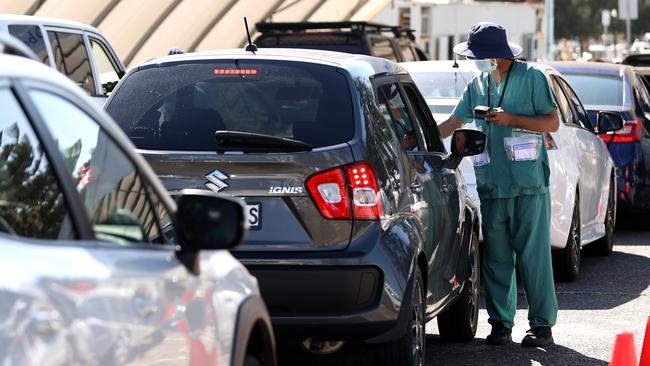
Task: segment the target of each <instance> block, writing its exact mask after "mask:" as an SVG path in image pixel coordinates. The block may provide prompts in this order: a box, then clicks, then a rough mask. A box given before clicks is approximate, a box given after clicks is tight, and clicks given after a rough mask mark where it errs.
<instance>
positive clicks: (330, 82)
mask: <svg viewBox="0 0 650 366" xmlns="http://www.w3.org/2000/svg"><path fill="white" fill-rule="evenodd" d="M238 64H239V65H238V66H235V64H234V62H233V61H230V60H228V61H223V62H214V61H210V62H203V63H199V62H196V63H191V64H188V63H185V64H171V65H164V66H162V67H153V68H148V69H144V70H140V71H136V72H134V73H133V74H131V75H130V76H129V77H128V78H127V79H126V80H125V81H124V83H123V85H122V86H120V87H119V89H118V90H117V91H116V92H115V95H114V97H113V100H112V101H111V102H110V104H109V105H108V107H107V112H108V113H109V114H110V115H111V116H112V117H113V118H114V119H115V120H116V121H117V123H118V124H119V125H120V127H122V129H123V130H124V131H125V132H126V134H127V135H128V136H129V138H131V140H132V141H133V142H134V144H135V145H136V147H138V148H140V149H154V150H194V151H197V150H198V151H215V149H216V148H217V145H216V139H215V135H214V134H215V132H216V131H218V130H225V131H240V132H250V133H255V134H263V135H270V136H275V137H285V138H291V139H295V140H299V141H302V142H305V143H307V144H309V145H311V146H313V147H322V146H330V145H335V144H340V143H344V142H347V141H349V140H351V139H352V137H353V133H354V130H353V110H352V100H351V96H350V89H349V87H348V84H347V81H346V79H345V76H343V75H342V74H341V73H339V72H337V71H336V70H335V69H334V68H330V67H325V66H320V65H314V64H307V63H299V62H277V61H266V62H265V61H249V60H241V61H239V62H238ZM331 106H336V108H332V107H331Z"/></svg>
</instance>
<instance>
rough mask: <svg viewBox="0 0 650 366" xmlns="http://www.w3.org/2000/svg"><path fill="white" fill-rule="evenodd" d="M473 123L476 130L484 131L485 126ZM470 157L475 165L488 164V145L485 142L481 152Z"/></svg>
mask: <svg viewBox="0 0 650 366" xmlns="http://www.w3.org/2000/svg"><path fill="white" fill-rule="evenodd" d="M475 122H478V121H475ZM475 124H476V129H477V130H479V131H481V132H483V133H485V128H484V127H483V126H481V125H480V124H479V123H475ZM471 159H472V163H473V164H474V166H475V167H479V166H485V165H488V164H490V152H489V150H488V145H487V144H486V146H485V149H484V150H483V152H482V153H480V154H478V155H474V156H472V157H471Z"/></svg>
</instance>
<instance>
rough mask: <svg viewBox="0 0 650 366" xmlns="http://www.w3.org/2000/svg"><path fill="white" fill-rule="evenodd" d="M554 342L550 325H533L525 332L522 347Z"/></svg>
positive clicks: (543, 345)
mask: <svg viewBox="0 0 650 366" xmlns="http://www.w3.org/2000/svg"><path fill="white" fill-rule="evenodd" d="M552 344H554V342H553V333H552V332H551V327H535V328H533V329H530V330H529V331H528V332H526V336H525V337H524V339H522V340H521V345H522V347H545V346H550V345H552Z"/></svg>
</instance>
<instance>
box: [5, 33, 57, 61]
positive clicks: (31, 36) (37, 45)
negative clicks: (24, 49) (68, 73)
mask: <svg viewBox="0 0 650 366" xmlns="http://www.w3.org/2000/svg"><path fill="white" fill-rule="evenodd" d="M9 33H11V35H12V36H14V37H16V38H18V39H20V40H21V41H23V43H24V44H26V45H27V46H29V48H31V49H32V51H34V53H36V55H37V56H38V58H40V59H41V61H43V63H45V64H48V65H49V63H50V57H49V56H48V54H47V47H46V46H45V41H44V40H43V32H41V29H40V28H39V27H38V26H36V25H10V26H9Z"/></svg>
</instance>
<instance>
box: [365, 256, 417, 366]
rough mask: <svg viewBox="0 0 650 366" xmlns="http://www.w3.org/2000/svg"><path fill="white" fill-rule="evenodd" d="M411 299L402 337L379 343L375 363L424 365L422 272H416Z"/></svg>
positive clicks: (388, 365) (402, 365)
mask: <svg viewBox="0 0 650 366" xmlns="http://www.w3.org/2000/svg"><path fill="white" fill-rule="evenodd" d="M412 296H413V300H412V301H411V316H410V318H409V324H408V328H407V331H406V334H404V336H402V338H400V339H398V340H395V341H391V342H386V343H382V344H379V345H377V348H376V350H375V361H376V362H375V364H376V365H384V366H394V365H401V366H424V359H425V348H426V344H425V335H426V328H425V325H426V324H425V316H424V312H425V305H426V304H425V300H424V299H425V292H424V281H423V279H422V272H421V271H420V268H419V267H418V268H417V269H416V272H415V278H414V282H413V291H412Z"/></svg>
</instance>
